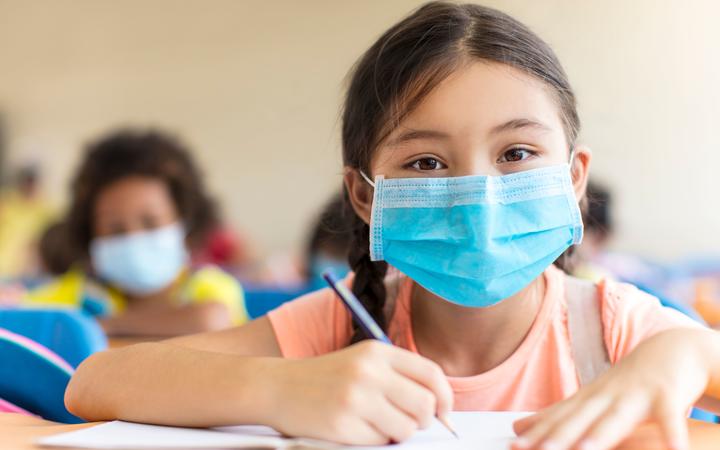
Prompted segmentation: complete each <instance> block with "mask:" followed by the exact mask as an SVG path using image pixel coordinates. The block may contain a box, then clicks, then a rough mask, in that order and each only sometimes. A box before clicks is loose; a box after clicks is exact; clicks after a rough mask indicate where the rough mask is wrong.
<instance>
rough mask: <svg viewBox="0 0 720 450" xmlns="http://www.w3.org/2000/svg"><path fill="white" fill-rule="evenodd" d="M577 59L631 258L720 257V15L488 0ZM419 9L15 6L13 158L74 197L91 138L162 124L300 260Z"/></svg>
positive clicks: (5, 9) (8, 100)
mask: <svg viewBox="0 0 720 450" xmlns="http://www.w3.org/2000/svg"><path fill="white" fill-rule="evenodd" d="M485 3H486V4H489V5H492V6H496V7H499V8H501V9H503V10H505V11H507V12H510V13H511V14H513V15H515V16H516V17H518V18H519V19H521V20H523V21H525V22H526V23H528V24H529V25H530V26H532V27H533V28H534V29H535V30H536V31H538V32H539V33H540V34H541V35H542V36H543V37H545V38H546V39H547V40H548V41H549V42H550V43H551V44H552V45H553V46H554V47H555V49H556V50H557V52H558V53H559V55H560V58H561V59H562V60H563V62H564V64H565V66H566V68H567V70H568V72H569V74H570V77H571V81H573V83H574V85H575V87H576V89H577V91H578V95H579V98H580V108H581V115H582V118H583V122H584V131H583V138H584V140H585V141H586V142H588V143H589V144H590V145H591V146H592V147H593V148H594V149H595V155H596V158H595V164H594V169H595V173H596V174H597V176H598V178H600V179H602V180H604V181H606V182H607V183H609V184H611V185H612V186H613V188H614V190H615V191H616V193H617V197H618V210H617V216H618V220H619V226H620V229H621V235H620V236H619V239H618V242H617V243H616V245H617V246H618V247H622V248H625V249H630V250H636V251H639V252H642V253H645V254H647V255H650V256H658V257H677V256H681V255H683V254H685V253H687V252H690V251H704V250H715V251H719V250H720V237H718V236H719V233H718V231H719V230H720V200H719V199H718V193H719V192H720V181H718V180H720V177H718V176H717V175H716V172H717V170H718V168H720V144H719V142H720V133H718V131H717V130H718V126H717V122H718V118H719V117H720V114H718V113H720V106H718V105H720V87H718V80H720V27H717V23H718V19H720V7H719V6H717V5H718V3H717V2H714V1H712V0H695V1H680V0H677V1H672V2H671V1H655V0H632V1H619V0H612V1H606V0H592V1H591V0H583V1H576V0H553V1H551V0H543V1H536V0H508V1H497V0H495V1H488V2H485ZM417 4H418V2H416V1H410V0H403V1H399V0H396V1H354V2H350V1H332V0H328V1H306V2H301V1H273V2H270V1H217V0H215V1H205V0H192V1H176V0H149V1H140V0H131V1H114V2H111V1H91V0H77V1H69V0H58V1H26V0H0V112H1V113H2V114H4V115H5V120H6V123H7V126H8V134H9V136H8V138H9V141H8V144H9V149H8V150H9V157H10V160H11V161H15V162H17V161H24V160H27V159H39V160H41V161H42V163H43V164H44V165H45V167H46V169H47V174H48V176H49V180H48V181H49V184H50V187H51V188H52V192H53V194H54V195H55V196H56V197H57V198H58V200H61V199H62V198H63V197H64V192H65V190H66V188H65V185H66V182H67V178H68V176H69V175H70V173H71V172H72V170H73V168H74V167H75V165H76V164H77V162H78V161H77V160H78V156H79V154H80V153H79V152H80V148H81V146H82V144H83V143H84V142H86V141H87V140H88V139H89V138H91V137H93V136H95V135H96V134H97V133H99V132H102V131H103V130H106V129H107V128H108V127H111V126H116V125H158V126H162V127H167V128H169V129H171V130H174V131H176V132H178V133H180V134H181V135H183V136H185V138H186V140H187V141H188V142H189V143H190V144H191V145H192V146H194V148H195V149H197V157H198V159H199V160H200V162H201V163H202V165H203V166H204V168H205V172H206V173H207V174H208V177H209V181H210V185H211V186H212V189H213V190H214V192H215V193H216V194H217V195H218V196H219V197H220V198H221V199H222V200H223V201H224V203H225V208H226V212H227V215H228V216H229V218H230V219H231V220H232V222H233V223H234V224H235V225H237V226H238V227H241V228H242V229H243V230H245V232H246V234H247V235H250V236H252V237H253V241H254V242H255V243H256V245H257V246H258V247H259V248H260V250H261V251H262V252H274V251H279V250H282V249H286V248H298V245H299V242H300V240H301V239H302V236H303V235H304V233H305V229H306V226H307V225H308V223H309V221H310V219H311V216H312V214H313V213H314V212H315V211H316V209H317V207H319V206H320V205H321V204H322V203H323V201H324V200H325V199H326V197H327V196H328V195H329V192H330V191H331V190H332V188H334V187H335V186H339V184H340V175H339V174H340V169H341V168H340V159H339V146H338V139H337V135H338V128H339V122H338V108H339V103H340V97H341V93H342V91H343V86H344V77H345V75H346V73H347V70H348V69H349V67H350V66H351V64H352V63H353V62H354V60H355V59H356V58H357V57H358V56H359V55H360V53H361V52H362V51H363V50H364V49H365V48H366V47H367V46H368V45H370V43H371V42H372V41H373V39H374V38H376V37H377V36H378V35H379V33H381V32H382V31H383V30H384V29H385V28H387V27H388V26H389V25H390V24H392V23H393V22H394V21H396V20H397V19H398V18H400V17H401V16H402V15H403V14H404V13H406V12H407V11H409V10H410V9H411V8H412V7H414V6H415V5H417Z"/></svg>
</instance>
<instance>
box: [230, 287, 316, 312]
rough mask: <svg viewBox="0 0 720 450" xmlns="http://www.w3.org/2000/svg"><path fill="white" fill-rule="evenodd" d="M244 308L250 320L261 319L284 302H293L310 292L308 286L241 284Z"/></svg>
mask: <svg viewBox="0 0 720 450" xmlns="http://www.w3.org/2000/svg"><path fill="white" fill-rule="evenodd" d="M243 290H244V292H245V307H246V308H247V312H248V315H249V316H250V318H251V319H257V318H258V317H262V316H264V315H265V314H267V313H268V312H270V311H272V310H273V309H275V308H277V307H278V306H280V305H282V304H283V303H285V302H289V301H290V300H294V299H296V298H298V297H300V296H302V295H304V294H307V293H308V292H310V291H311V290H312V288H311V287H309V286H297V287H283V286H277V285H260V284H255V285H253V284H247V283H243Z"/></svg>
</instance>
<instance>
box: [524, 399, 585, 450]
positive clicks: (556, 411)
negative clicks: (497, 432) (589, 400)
mask: <svg viewBox="0 0 720 450" xmlns="http://www.w3.org/2000/svg"><path fill="white" fill-rule="evenodd" d="M577 404H578V403H577V397H571V398H569V399H567V400H565V401H562V402H560V403H557V404H556V405H554V406H552V407H550V408H548V409H545V410H543V411H540V412H539V413H538V414H535V415H534V416H530V417H527V418H525V419H521V420H520V421H518V422H516V423H515V424H514V428H515V431H516V433H517V434H518V439H516V440H515V441H514V442H513V444H512V448H513V449H525V448H533V446H534V445H535V444H536V443H537V442H539V441H540V439H541V438H542V437H543V436H545V435H546V434H547V433H548V432H550V430H552V429H553V428H554V427H555V426H556V424H557V423H559V422H560V420H561V419H562V418H563V417H565V415H566V413H567V412H569V411H574V410H575V408H576V407H577V406H576V405H577ZM521 429H522V431H520V430H521Z"/></svg>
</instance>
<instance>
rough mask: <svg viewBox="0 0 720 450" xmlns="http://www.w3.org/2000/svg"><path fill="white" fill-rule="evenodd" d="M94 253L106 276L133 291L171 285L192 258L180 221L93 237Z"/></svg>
mask: <svg viewBox="0 0 720 450" xmlns="http://www.w3.org/2000/svg"><path fill="white" fill-rule="evenodd" d="M90 256H91V257H92V264H93V268H94V269H95V272H96V273H97V275H98V276H100V277H101V278H102V279H104V280H106V281H108V282H110V283H112V284H114V285H116V286H117V287H118V288H120V289H122V290H124V291H127V292H129V293H131V294H136V295H143V294H149V293H152V292H156V291H159V290H161V289H163V288H165V287H167V286H169V285H170V284H171V283H172V282H173V281H175V279H176V278H177V277H178V275H179V274H180V271H181V270H182V269H183V268H184V267H185V264H186V263H187V261H188V254H187V250H186V249H185V231H184V229H183V226H182V225H180V224H179V223H175V224H172V225H168V226H165V227H162V228H158V229H155V230H151V231H143V232H140V233H131V234H124V235H120V236H110V237H102V238H95V239H93V241H92V243H91V244H90Z"/></svg>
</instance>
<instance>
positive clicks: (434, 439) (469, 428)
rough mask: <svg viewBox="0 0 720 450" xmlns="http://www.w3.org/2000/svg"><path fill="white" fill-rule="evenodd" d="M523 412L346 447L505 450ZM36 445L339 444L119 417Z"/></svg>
mask: <svg viewBox="0 0 720 450" xmlns="http://www.w3.org/2000/svg"><path fill="white" fill-rule="evenodd" d="M526 415H527V413H515V412H454V413H452V414H451V416H450V418H451V420H452V421H453V423H454V425H455V427H456V428H457V431H458V434H459V435H460V439H456V438H455V437H453V436H452V435H451V434H450V432H448V431H447V430H446V429H445V428H443V426H442V425H440V423H438V422H437V421H435V422H434V423H433V426H431V427H430V428H429V429H427V430H422V431H419V432H418V433H416V434H415V436H413V437H412V438H411V439H409V440H408V441H406V442H404V443H402V444H398V445H392V446H386V447H352V448H354V449H361V448H362V449H368V450H369V449H382V448H392V449H394V450H405V449H408V450H411V449H437V448H443V449H465V448H468V449H469V448H473V449H477V448H482V449H484V450H506V449H508V448H509V443H510V442H511V441H512V439H513V438H514V436H515V434H514V433H513V431H512V423H513V422H514V421H515V420H517V419H519V418H521V417H524V416H526ZM38 444H40V445H43V446H59V447H78V448H97V449H170V448H173V449H228V448H279V449H301V448H302V449H334V448H343V447H341V446H338V445H335V444H330V443H325V442H318V441H312V440H307V439H288V438H283V437H281V436H280V435H279V434H278V433H277V432H275V431H274V430H272V429H270V428H267V427H259V426H237V427H223V428H215V429H192V428H174V427H163V426H156V425H142V424H136V423H128V422H120V421H115V422H110V423H106V424H103V425H97V426H94V427H90V428H85V429H82V430H78V431H72V432H69V433H63V434H58V435H55V436H50V437H46V438H43V439H40V440H39V441H38Z"/></svg>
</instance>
